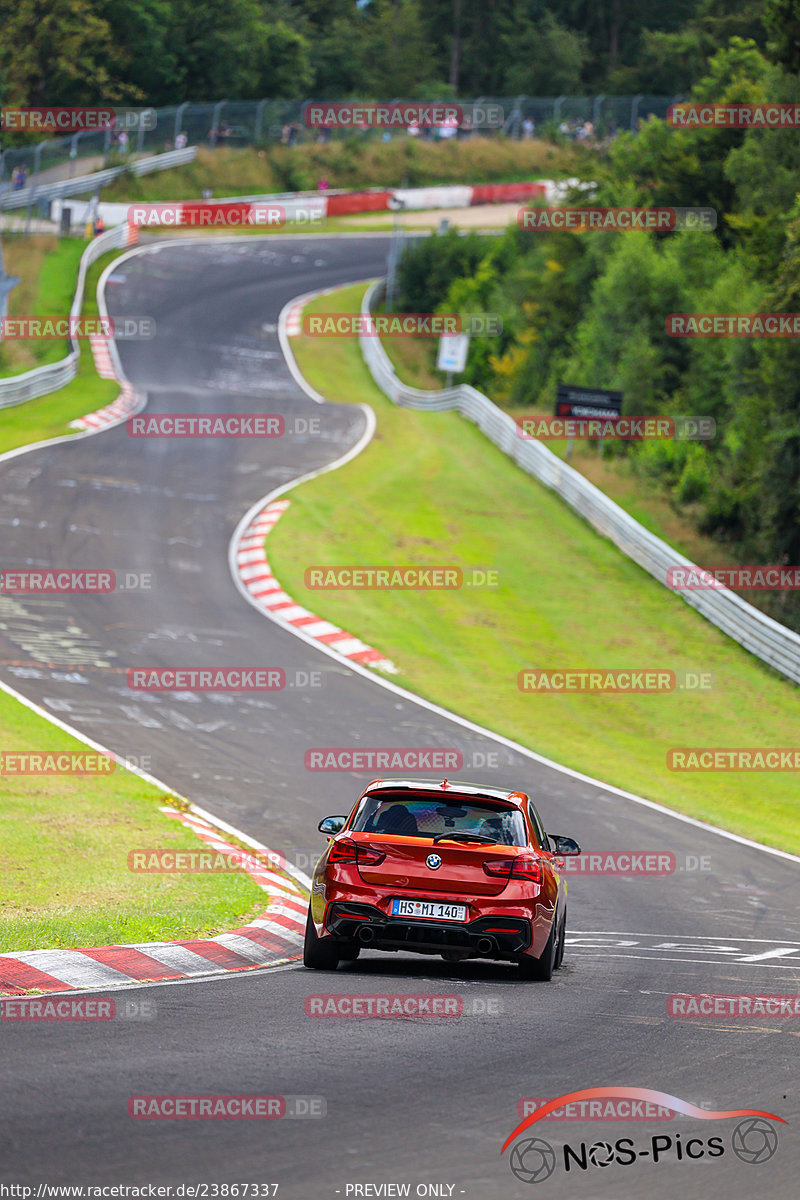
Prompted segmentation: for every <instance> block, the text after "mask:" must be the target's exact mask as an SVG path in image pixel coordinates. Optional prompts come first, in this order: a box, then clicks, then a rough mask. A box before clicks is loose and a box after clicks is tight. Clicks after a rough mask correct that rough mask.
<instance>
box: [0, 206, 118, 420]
mask: <svg viewBox="0 0 800 1200" xmlns="http://www.w3.org/2000/svg"><path fill="white" fill-rule="evenodd" d="M127 244H128V226H127V225H118V226H117V227H116V228H115V229H109V231H108V233H101V234H100V236H99V237H96V238H94V240H93V241H91V242H90V243H89V245H88V246H87V247H86V249H85V250H84V252H83V254H82V255H81V262H80V267H79V269H78V282H77V285H76V288H75V298H74V300H73V301H72V308H71V309H70V310H69V315H70V317H77V316H79V315H80V311H81V308H82V307H83V292H84V287H85V285H86V272H87V271H88V270H89V267H90V266H91V265H92V263H94V262H96V261H97V259H98V258H102V256H103V255H104V254H105V253H106V252H107V251H109V250H120V249H122V247H123V246H126V245H127ZM69 340H70V343H71V345H72V350H71V351H70V352H69V354H68V355H67V356H66V358H62V359H61V360H60V362H56V363H47V364H45V366H43V367H34V369H33V370H32V371H26V372H25V374H24V375H10V376H8V378H6V379H0V408H11V407H12V406H13V405H14V404H22V403H24V401H26V400H33V399H35V398H36V396H44V395H46V394H47V393H48V392H55V391H57V390H58V388H62V387H64V386H65V385H66V384H68V383H71V382H72V380H73V379H74V378H75V376H76V375H77V373H78V359H79V358H80V348H79V346H78V343H77V341H76V340H75V339H74V338H70V339H69Z"/></svg>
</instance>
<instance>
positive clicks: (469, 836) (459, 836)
mask: <svg viewBox="0 0 800 1200" xmlns="http://www.w3.org/2000/svg"><path fill="white" fill-rule="evenodd" d="M433 841H434V844H435V843H436V842H443V841H447V842H481V843H485V844H486V845H488V846H496V845H498V843H497V842H496V841H495V839H494V838H493V837H487V836H486V834H485V833H459V832H458V830H454V831H453V832H452V833H437V835H436V837H435V838H434V839H433Z"/></svg>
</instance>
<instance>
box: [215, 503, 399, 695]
mask: <svg viewBox="0 0 800 1200" xmlns="http://www.w3.org/2000/svg"><path fill="white" fill-rule="evenodd" d="M289 503H290V502H289V501H288V500H273V501H271V502H270V503H269V504H267V505H266V506H265V507H264V508H262V509H261V510H260V512H258V513H256V515H255V516H254V517H253V519H252V520H251V521H250V523H249V525H247V526H246V527H245V528H244V529H243V530H242V533H241V534H240V536H239V539H238V541H237V542H236V545H235V547H234V561H235V563H236V570H237V572H238V574H239V578H240V580H241V582H242V584H243V586H244V588H245V590H246V592H247V593H248V595H249V596H250V598H251V599H252V600H253V601H254V602H255V603H256V604H257V606H258V607H259V608H262V609H263V610H264V611H265V612H266V613H267V614H268V615H269V616H271V617H274V618H275V619H276V620H278V621H281V622H283V623H285V624H287V625H291V626H292V627H293V628H294V629H297V630H301V631H302V632H303V633H304V634H305V635H306V636H307V637H310V638H313V639H314V640H315V641H318V642H320V643H321V644H322V645H324V646H326V647H327V648H328V649H330V650H334V651H336V653H337V654H340V655H341V656H342V657H343V658H346V659H348V660H349V661H350V662H354V663H361V664H363V665H364V666H367V667H377V668H379V669H380V670H381V671H388V672H389V673H390V674H396V673H397V667H396V666H395V665H394V663H393V662H391V661H390V660H389V659H388V658H385V657H384V655H383V654H382V653H381V651H380V650H375V649H373V647H372V646H367V645H366V643H365V642H362V641H361V640H360V638H357V637H353V635H352V634H351V633H347V632H346V630H344V629H340V628H339V626H338V625H333V624H332V623H331V622H330V621H324V620H323V619H322V618H321V617H317V616H315V615H314V613H312V612H309V610H308V609H307V608H303V606H302V605H300V604H297V603H296V602H295V601H294V600H293V599H292V598H291V596H289V595H287V593H286V592H285V591H284V590H283V588H282V587H281V585H280V583H279V582H278V580H277V579H276V578H275V576H274V575H273V574H272V571H271V570H270V565H269V562H268V561H267V552H266V548H265V546H264V540H265V538H266V537H267V534H269V533H270V532H271V531H272V529H273V528H274V527H275V523H276V522H277V521H278V520H279V518H280V516H281V514H282V513H284V512H285V511H286V509H287V508H288V507H289Z"/></svg>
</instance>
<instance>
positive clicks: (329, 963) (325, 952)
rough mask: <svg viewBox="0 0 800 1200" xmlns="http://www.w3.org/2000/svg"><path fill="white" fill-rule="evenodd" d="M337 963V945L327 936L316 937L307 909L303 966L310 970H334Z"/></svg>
mask: <svg viewBox="0 0 800 1200" xmlns="http://www.w3.org/2000/svg"><path fill="white" fill-rule="evenodd" d="M338 965H339V947H338V946H337V945H336V943H335V942H333V941H330V940H329V939H328V938H319V937H317V931H316V929H315V927H314V922H313V921H312V920H311V910H310V909H309V913H308V919H307V920H306V938H305V942H304V943H303V966H304V967H310V968H311V970H312V971H335V970H336V968H337V967H338Z"/></svg>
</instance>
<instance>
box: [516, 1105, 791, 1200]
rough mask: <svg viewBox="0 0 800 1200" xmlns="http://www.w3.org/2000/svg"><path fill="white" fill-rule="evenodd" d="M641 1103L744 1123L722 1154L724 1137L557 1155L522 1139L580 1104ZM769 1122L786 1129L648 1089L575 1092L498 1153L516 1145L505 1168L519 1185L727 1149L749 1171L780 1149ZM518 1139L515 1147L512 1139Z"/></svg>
mask: <svg viewBox="0 0 800 1200" xmlns="http://www.w3.org/2000/svg"><path fill="white" fill-rule="evenodd" d="M611 1098H613V1099H626V1100H640V1101H644V1102H645V1103H648V1104H657V1105H660V1106H661V1107H662V1108H667V1109H671V1110H672V1111H673V1112H675V1113H682V1114H683V1115H684V1116H687V1117H693V1118H695V1119H697V1120H700V1121H721V1120H727V1119H730V1118H733V1117H739V1118H742V1119H741V1120H739V1122H738V1124H737V1125H736V1126H735V1127H734V1129H733V1132H732V1133H731V1135H730V1144H729V1147H727V1148H726V1144H725V1138H724V1136H722V1135H714V1136H712V1137H700V1136H692V1137H688V1138H687V1137H686V1134H685V1133H684V1135H683V1136H681V1134H680V1133H674V1134H665V1133H662V1134H654V1135H653V1136H652V1137H650V1138H648V1139H646V1140H645V1139H643V1140H641V1141H640V1142H638V1143H637V1142H636V1141H635V1140H634V1139H633V1138H630V1137H623V1138H617V1139H616V1140H615V1141H606V1140H598V1141H596V1142H591V1143H587V1142H580V1143H578V1144H577V1145H572V1146H571V1145H569V1144H567V1143H565V1144H564V1145H563V1146H560V1147H558V1148H557V1149H556V1148H554V1147H553V1146H551V1144H550V1143H549V1142H547V1141H545V1139H544V1138H541V1137H538V1136H530V1137H523V1138H520V1135H521V1134H524V1133H525V1132H526V1131H527V1130H529V1129H530V1127H531V1126H532V1125H533V1124H535V1123H536V1122H537V1121H540V1120H542V1118H543V1117H546V1116H548V1115H549V1114H550V1113H552V1112H554V1111H556V1110H557V1109H560V1108H562V1107H563V1106H564V1105H567V1104H572V1103H575V1102H577V1101H582V1100H601V1099H611ZM771 1121H780V1122H781V1124H785V1122H784V1119H783V1117H779V1116H776V1114H775V1113H768V1112H762V1111H761V1110H760V1109H754V1108H733V1109H721V1110H719V1111H716V1112H715V1111H712V1110H710V1109H705V1108H698V1107H697V1105H695V1104H690V1103H689V1102H688V1101H686V1100H681V1099H680V1098H679V1097H678V1096H670V1095H669V1094H668V1093H666V1092H657V1091H654V1090H653V1089H652V1088H637V1087H605V1088H603V1087H600V1088H583V1089H582V1090H581V1091H577V1092H567V1093H566V1094H565V1095H563V1096H558V1097H556V1098H555V1099H554V1100H549V1101H548V1102H547V1103H546V1104H543V1105H541V1106H540V1107H539V1108H537V1109H536V1110H535V1112H532V1113H531V1114H530V1116H528V1117H526V1118H525V1120H524V1121H521V1122H520V1124H519V1125H518V1126H517V1127H516V1129H515V1130H514V1131H513V1133H512V1134H511V1135H510V1136H509V1137H508V1138H507V1139H506V1141H505V1142H504V1143H503V1147H502V1149H501V1151H500V1153H501V1154H505V1152H506V1150H507V1149H508V1147H509V1146H510V1145H511V1143H512V1142H515V1144H514V1146H513V1148H512V1150H511V1154H510V1155H509V1160H508V1161H509V1166H510V1168H511V1170H512V1172H513V1173H514V1175H516V1177H517V1179H519V1180H521V1181H522V1182H523V1183H531V1184H533V1183H542V1182H543V1181H544V1180H546V1179H549V1178H550V1176H551V1175H553V1173H554V1172H555V1171H556V1169H557V1168H558V1167H559V1164H560V1165H561V1168H562V1169H563V1171H564V1172H565V1173H571V1172H573V1171H577V1172H581V1171H589V1170H591V1169H592V1168H600V1169H602V1168H604V1167H609V1166H612V1165H614V1164H615V1165H617V1166H631V1165H632V1164H633V1163H635V1162H637V1161H638V1160H639V1159H644V1160H650V1161H652V1162H653V1163H662V1162H673V1163H674V1162H691V1161H694V1162H697V1161H699V1160H700V1159H713V1158H720V1157H722V1155H724V1154H725V1153H726V1152H727V1149H730V1151H732V1153H733V1154H734V1155H735V1156H736V1158H738V1159H739V1160H740V1161H741V1162H743V1163H747V1164H748V1165H750V1166H755V1165H758V1164H760V1163H764V1162H767V1161H768V1160H769V1159H770V1158H772V1156H773V1154H775V1152H776V1150H777V1148H778V1134H777V1130H776V1129H775V1127H774V1125H771V1124H770V1122H771ZM517 1138H520V1140H519V1141H515V1139H517Z"/></svg>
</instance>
